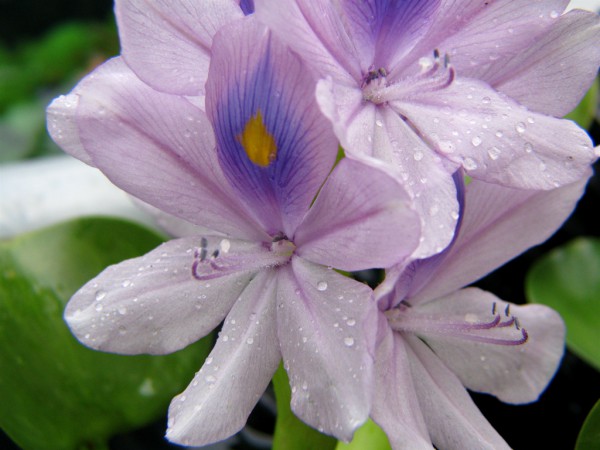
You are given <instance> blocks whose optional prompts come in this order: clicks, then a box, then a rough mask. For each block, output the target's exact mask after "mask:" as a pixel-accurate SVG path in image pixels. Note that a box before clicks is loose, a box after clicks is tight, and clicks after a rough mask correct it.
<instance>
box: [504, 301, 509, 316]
mask: <svg viewBox="0 0 600 450" xmlns="http://www.w3.org/2000/svg"><path fill="white" fill-rule="evenodd" d="M504 315H505V316H506V317H508V316H510V304H508V305H506V308H505V309H504Z"/></svg>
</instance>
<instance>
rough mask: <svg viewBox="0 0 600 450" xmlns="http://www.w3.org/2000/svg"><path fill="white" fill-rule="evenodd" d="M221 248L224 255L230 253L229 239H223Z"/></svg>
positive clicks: (220, 244)
mask: <svg viewBox="0 0 600 450" xmlns="http://www.w3.org/2000/svg"><path fill="white" fill-rule="evenodd" d="M219 247H220V248H221V252H222V253H227V252H229V249H230V248H231V242H230V241H229V239H223V240H221V242H220V243H219Z"/></svg>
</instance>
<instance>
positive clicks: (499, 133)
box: [496, 130, 504, 138]
mask: <svg viewBox="0 0 600 450" xmlns="http://www.w3.org/2000/svg"><path fill="white" fill-rule="evenodd" d="M502 136H504V133H503V132H502V131H500V130H498V131H496V137H499V138H501V137H502Z"/></svg>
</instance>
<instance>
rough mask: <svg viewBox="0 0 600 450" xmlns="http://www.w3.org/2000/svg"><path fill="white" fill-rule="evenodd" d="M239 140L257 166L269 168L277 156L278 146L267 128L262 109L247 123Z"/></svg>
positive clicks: (239, 135) (238, 137)
mask: <svg viewBox="0 0 600 450" xmlns="http://www.w3.org/2000/svg"><path fill="white" fill-rule="evenodd" d="M237 139H238V141H239V142H240V144H242V147H244V150H245V151H246V155H248V158H250V161H252V162H253V163H254V164H256V165H257V166H261V167H267V166H268V165H269V164H271V163H272V162H273V161H274V160H275V157H276V156H277V144H275V139H274V138H273V136H272V135H271V133H269V132H268V131H267V128H266V127H265V124H264V122H263V118H262V114H261V112H260V109H259V110H258V111H257V112H256V115H255V116H252V117H250V120H248V122H246V126H245V127H244V131H243V132H242V133H240V134H238V135H237Z"/></svg>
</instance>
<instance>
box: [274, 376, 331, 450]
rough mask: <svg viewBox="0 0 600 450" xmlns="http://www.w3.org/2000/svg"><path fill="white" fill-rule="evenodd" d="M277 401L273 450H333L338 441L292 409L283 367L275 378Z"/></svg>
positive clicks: (286, 377) (287, 380) (288, 384)
mask: <svg viewBox="0 0 600 450" xmlns="http://www.w3.org/2000/svg"><path fill="white" fill-rule="evenodd" d="M273 387H274V388H275V399H276V400H277V422H276V424H275V436H274V438H273V450H316V449H318V450H333V449H335V445H336V440H335V439H334V438H332V437H330V436H326V435H324V434H321V433H319V432H318V431H317V430H315V429H314V428H311V427H309V426H308V425H306V424H305V423H304V422H302V421H301V420H300V419H298V418H297V417H296V416H295V415H294V413H293V412H292V410H291V408H290V400H291V398H292V393H291V390H290V383H289V379H288V376H287V373H286V372H285V370H284V368H283V366H282V365H280V366H279V369H277V372H275V376H274V377H273Z"/></svg>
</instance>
